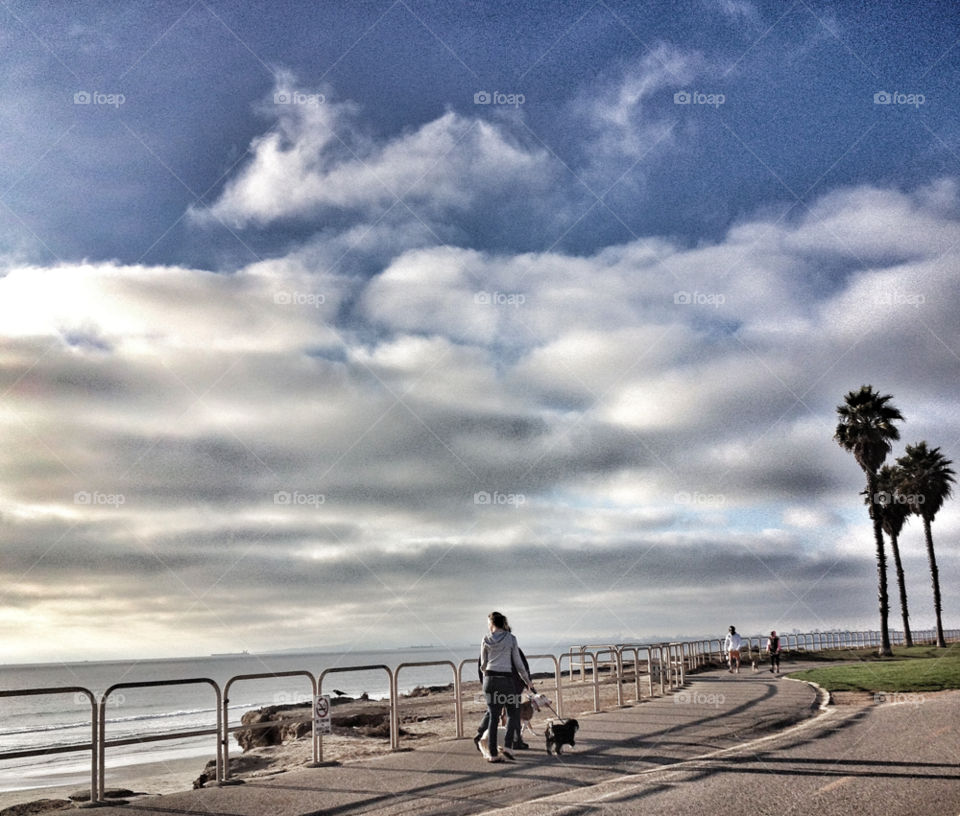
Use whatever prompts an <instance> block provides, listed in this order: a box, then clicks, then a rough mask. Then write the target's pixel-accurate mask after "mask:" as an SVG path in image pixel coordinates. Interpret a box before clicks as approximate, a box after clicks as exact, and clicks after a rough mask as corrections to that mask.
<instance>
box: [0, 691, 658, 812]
mask: <svg viewBox="0 0 960 816" xmlns="http://www.w3.org/2000/svg"><path fill="white" fill-rule="evenodd" d="M627 680H628V682H627V683H626V684H625V685H624V697H625V698H626V699H630V698H632V697H633V690H634V684H633V681H632V678H631V677H629V676H628V678H627ZM535 685H536V686H537V690H538V691H540V692H543V693H545V694H546V695H547V696H548V697H549V698H550V700H552V701H554V702H555V701H556V690H555V687H554V684H553V681H552V675H551V676H550V678H549V679H546V680H539V681H536V682H535ZM616 688H617V687H616V684H615V683H614V682H613V681H612V680H610V679H607V678H603V677H602V675H601V684H600V689H601V701H600V702H601V709H602V710H603V709H610V708H613V707H615V706H616V705H617V691H616ZM643 688H644V693H645V689H646V683H645V679H644V680H643ZM462 689H463V720H464V734H465V736H466V737H468V738H469V737H472V736H473V734H474V733H475V731H476V725H477V724H478V723H479V722H480V719H481V718H482V717H483V714H484V712H485V710H486V706H485V704H484V703H483V702H482V695H481V689H480V684H479V683H476V682H474V683H464V684H463V687H462ZM563 701H564V712H565V714H566V716H567V717H578V718H579V717H583V716H587V715H588V714H589V713H591V712H592V711H593V708H594V687H593V683H592V681H588V682H587V683H586V684H583V683H579V682H574V683H571V682H569V681H568V680H567V679H566V678H564V683H563ZM384 708H388V704H387V703H385V702H382V701H369V702H362V701H355V702H351V703H347V704H345V705H341V706H337V707H336V708H335V709H334V713H335V715H336V716H345V715H350V714H354V713H361V712H369V711H371V710H376V709H384ZM399 710H400V727H401V729H402V731H403V732H404V736H402V737H401V744H402V746H403V747H404V748H417V747H420V746H423V745H429V744H433V743H436V742H439V741H442V740H446V739H454V738H456V719H455V708H454V701H453V695H452V688H451V690H449V691H432V692H424V693H421V694H417V695H414V696H403V697H401V699H400V704H399ZM552 716H553V715H552V713H551V712H549V711H541V712H540V713H539V714H537V715H536V716H535V717H534V720H533V727H534V729H535V730H536V732H537V735H538V736H537V737H531V736H530V735H529V734H525V735H524V740H525V741H526V742H528V743H530V745H531V747H532V748H534V747H535V748H541V747H542V740H543V729H544V727H545V724H546V721H547V719H548V718H550V717H552ZM339 730H340V731H341V733H340V734H334V735H330V736H325V737H324V738H323V759H324V760H325V761H337V762H354V761H358V760H361V759H365V758H367V757H370V756H375V755H377V754H384V753H389V751H390V740H389V738H383V737H365V736H360V735H353V734H351V733H350V732H349V731H347V730H346V729H339ZM345 731H347V732H346V733H344V732H345ZM208 758H210V759H212V756H210V755H208ZM312 759H313V755H312V745H311V740H310V737H309V736H306V737H301V738H300V739H297V740H295V741H293V742H289V743H286V744H284V745H280V746H273V747H269V748H255V749H252V750H250V751H247V752H246V753H241V751H240V749H239V748H238V747H236V745H235V744H234V745H233V746H231V751H230V761H231V775H232V776H234V777H235V778H240V779H250V778H256V777H258V776H273V775H275V774H277V773H283V772H284V771H285V770H287V769H290V768H293V767H298V766H301V765H304V764H306V763H308V762H310V761H311V760H312ZM205 764H206V762H205V760H204V758H202V757H194V758H178V759H175V760H170V761H165V762H149V763H142V764H138V765H128V766H122V767H117V765H116V763H114V764H111V762H110V756H109V753H108V755H107V767H106V775H105V778H106V785H107V788H108V789H110V788H126V789H129V790H132V791H138V792H142V793H145V794H169V793H178V792H182V791H186V790H190V789H192V787H193V782H194V780H195V779H197V778H198V777H199V776H200V774H201V773H202V772H203V771H204V767H205ZM78 779H79V781H77V780H78ZM63 782H64V783H63V784H56V783H55V784H52V785H51V786H49V787H44V788H32V789H30V790H22V791H13V792H3V793H0V808H7V807H9V806H11V805H15V804H20V803H25V802H32V801H36V800H39V799H44V798H50V799H66V797H67V796H68V795H71V794H74V793H80V792H86V793H87V794H89V792H90V777H89V773H88V774H87V775H86V777H82V776H79V777H78V776H73V777H71V778H70V779H68V780H63Z"/></svg>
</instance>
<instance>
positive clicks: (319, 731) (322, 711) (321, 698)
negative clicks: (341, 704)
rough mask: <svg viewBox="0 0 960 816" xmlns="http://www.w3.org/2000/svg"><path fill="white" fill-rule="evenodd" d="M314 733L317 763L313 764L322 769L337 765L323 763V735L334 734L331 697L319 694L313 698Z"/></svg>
mask: <svg viewBox="0 0 960 816" xmlns="http://www.w3.org/2000/svg"><path fill="white" fill-rule="evenodd" d="M313 733H314V735H315V738H316V741H317V751H316V762H314V763H311V764H313V765H314V766H317V767H320V766H324V765H336V764H337V763H336V762H324V761H323V735H324V734H332V733H333V721H332V718H331V716H330V695H328V694H318V695H316V696H314V698H313Z"/></svg>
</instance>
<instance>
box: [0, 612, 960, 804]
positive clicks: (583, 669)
mask: <svg viewBox="0 0 960 816" xmlns="http://www.w3.org/2000/svg"><path fill="white" fill-rule="evenodd" d="M889 634H890V639H891V642H892V643H896V644H898V645H899V644H902V643H903V642H904V640H905V639H904V634H903V632H902V631H899V630H891V631H890V633H889ZM912 634H913V640H914V643H916V644H921V643H935V642H936V631H935V630H928V629H922V630H916V631H914V632H913V633H912ZM944 636H945V638H946V639H947V640H948V641H949V642H956V641H958V640H960V629H948V630H944ZM781 638H782V639H783V640H784V641H785V643H786V646H787V649H788V650H790V649H793V650H796V651H806V652H811V651H814V652H815V651H821V650H823V649H844V648H850V649H869V648H876V647H877V646H879V643H880V633H879V632H877V631H873V630H852V631H842V632H836V631H834V632H806V633H793V632H791V633H789V634H784V635H781ZM763 639H764V636H759V637H758V636H750V637H748V638H744V641H745V642H746V644H747V646H748V648H749V649H750V652H751V659H752V656H753V654H754V652H753V650H754V644H756V649H757V652H758V653H759V652H760V650H761V648H762V642H763ZM714 645H716V647H717V648H716V649H714ZM624 653H626V654H628V655H629V654H631V653H632V654H633V664H634V666H633V671H634V697H635V700H634V701H631V702H638V701H641V700H642V699H643V697H642V693H641V685H640V684H641V676H642V674H643V672H641V668H640V661H641V659H644V660H645V664H646V677H647V696H648V697H653V696H654V686H655V684H656V685H659V695H661V696H662V695H665V694H666V693H667V689H668V687H669V689H670V690H671V691H672V690H674V689H676V688H680V687H682V686H683V685H684V684H685V683H686V675H687V672H688V671H694V670H696V669H698V668H700V667H701V666H704V665H706V664H707V663H708V662H709V661H711V660H712V659H713V658H714V656H717V657H718V658H721V659H722V643H721V641H720V639H718V638H712V639H709V640H690V641H677V642H673V643H649V644H597V645H581V646H571V647H570V648H569V650H568V651H566V652H563V653H561V654H560V655H552V654H540V655H530V656H528V658H527V659H528V661H530V660H551V661H553V667H554V677H555V681H556V684H555V690H556V698H557V699H556V708H555V711H556V713H557V715H558V716H560V717H563V716H564V714H563V708H564V704H563V683H564V676H563V673H564V670H563V660H564V659H566V660H567V661H568V677H567V682H569V683H572V682H574V672H575V671H577V670H579V673H580V683H582V684H583V685H586V683H587V664H588V663H590V669H591V675H592V677H591V679H592V682H593V699H594V711H600V710H601V706H600V685H601V682H600V674H601V668H602V667H604V666H607V665H609V666H610V667H611V671H612V675H613V677H612V680H613V682H615V683H616V685H617V704H618V705H620V706H623V705H624V704H625V701H624V692H623V685H624V682H625V675H624V662H623V661H624V657H623V656H624ZM641 653H643V654H644V656H645V657H644V658H641ZM474 660H475V658H467V659H466V660H463V661H461V662H460V664H459V665H456V664H454V663H453V662H452V661H449V660H440V661H427V662H416V663H401V664H400V665H398V666H397V667H396V668H395V669H391V668H390V667H389V666H387V665H385V664H374V665H366V666H342V667H334V668H330V669H325V670H324V671H323V672H322V673H321V674H320V675H319V677H318V678H317V680H316V681H314V676H313V674H311V673H310V672H308V671H289V672H277V673H263V674H246V675H237V676H235V677H232V678H231V679H230V680H229V681H228V682H227V684H226V686H225V687H224V692H223V693H221V691H220V687H219V686H218V685H217V683H216V682H215V681H213V680H211V679H210V678H206V677H201V678H190V679H185V680H156V681H146V682H138V683H117V684H115V685H113V686H110V688H108V689H107V690H106V691H105V692H104V693H103V694H102V695H101V696H100V698H99V700H98V699H97V697H96V695H95V694H94V693H93V692H91V691H90V690H89V689H87V688H84V687H81V686H63V687H59V688H37V689H12V690H0V699H2V698H8V697H26V696H37V695H50V694H70V693H73V694H77V695H83V696H84V697H86V698H87V699H88V700H89V702H90V711H91V716H90V728H91V738H90V742H89V743H82V744H78V745H62V746H51V747H48V748H43V749H35V750H24V751H6V752H3V753H0V761H2V760H4V759H19V758H27V757H36V756H45V755H50V754H62V753H71V752H77V751H90V754H91V760H90V766H91V771H90V795H91V802H102V801H103V797H104V780H105V767H106V748H108V747H117V746H122V745H132V744H137V743H144V742H156V741H162V740H172V739H182V738H189V737H201V736H208V735H215V737H216V766H217V767H216V781H217V782H218V783H223V782H225V781H227V780H228V779H229V776H230V770H229V736H230V734H232V733H235V732H237V731H241V730H246V729H255V728H267V727H270V726H273V725H278V724H281V723H283V724H289V723H291V722H294V721H291V720H282V721H279V720H278V721H271V722H268V723H257V724H256V725H253V726H249V725H240V726H231V725H230V723H229V696H228V693H229V691H230V688H231V687H232V685H233V683H235V682H238V681H240V680H254V679H269V678H274V677H292V676H302V677H307V678H308V679H309V680H310V683H311V691H312V692H313V695H312V696H314V697H315V696H316V695H320V694H322V693H323V680H324V678H325V677H326V676H327V675H328V674H332V673H342V672H358V671H385V672H386V673H387V678H388V680H389V687H390V747H391V749H393V750H399V748H400V713H399V701H400V698H399V693H398V689H399V682H398V676H399V672H400V670H401V669H404V668H414V667H426V666H449V667H450V668H451V669H452V670H453V675H454V706H455V719H456V734H457V737H462V736H463V697H462V685H463V681H462V672H463V667H464V666H465V665H467V664H468V663H472V662H474ZM192 684H206V685H209V686H211V687H212V688H213V690H214V692H215V696H216V705H215V706H214V710H215V711H216V714H217V718H216V719H217V722H216V727H215V728H209V729H208V728H199V729H192V730H186V731H177V732H167V733H162V734H156V735H152V736H140V737H128V738H124V739H114V740H108V739H107V735H106V708H107V702H108V699H109V697H110V695H111V694H113V693H114V692H115V691H117V690H119V689H124V688H156V687H161V686H178V685H192ZM311 708H312V706H311ZM312 714H313V711H312V710H311V715H312ZM310 719H311V720H312V719H313V717H312V716H311V718H310ZM306 721H307V720H306V718H303V719H301V720H297V721H295V722H306ZM313 756H314V762H315V763H320V762H322V761H323V738H322V735H320V734H318V733H317V732H316V727H315V725H314V728H313Z"/></svg>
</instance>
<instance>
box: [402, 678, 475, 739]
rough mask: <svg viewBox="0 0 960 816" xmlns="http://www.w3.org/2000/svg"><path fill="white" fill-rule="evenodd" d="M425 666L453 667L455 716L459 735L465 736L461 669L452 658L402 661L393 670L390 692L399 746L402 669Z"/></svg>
mask: <svg viewBox="0 0 960 816" xmlns="http://www.w3.org/2000/svg"><path fill="white" fill-rule="evenodd" d="M425 666H449V667H450V668H451V669H453V695H454V712H455V714H454V716H455V717H456V722H457V737H462V736H463V700H462V699H461V697H460V671H459V669H458V668H457V665H456V664H455V663H454V662H453V661H452V660H428V661H426V662H422V663H401V664H400V665H399V666H397V667H396V668H395V669H394V670H393V690H392V691H391V693H390V701H391V703H393V719H394V721H395V722H396V726H397V748H399V747H400V694H399V692H398V689H399V688H400V683H399V682H398V680H399V677H400V669H409V668H414V667H420V668H423V667H425Z"/></svg>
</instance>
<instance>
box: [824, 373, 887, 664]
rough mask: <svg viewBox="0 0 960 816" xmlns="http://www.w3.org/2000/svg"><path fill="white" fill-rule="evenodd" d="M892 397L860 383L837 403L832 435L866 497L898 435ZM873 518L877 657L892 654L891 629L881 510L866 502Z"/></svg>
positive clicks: (871, 493)
mask: <svg viewBox="0 0 960 816" xmlns="http://www.w3.org/2000/svg"><path fill="white" fill-rule="evenodd" d="M892 399H893V396H892V395H890V394H885V395H882V396H881V395H880V394H878V393H877V392H875V391H874V390H873V386H870V385H861V386H860V390H859V391H851V392H850V393H849V394H847V396H846V397H844V404H843V405H838V406H837V416H838V417H839V418H840V419H839V422H838V423H837V431H836V433H835V434H834V435H833V438H834V439H836V440H837V442H838V443H840V445H841V447H843V449H844V450H847V451H850V452H851V453H852V454H853V457H854V459H856V460H857V464H858V465H860V467H861V468H862V469H863V472H864V473H865V474H866V475H867V496H868V497H872V496H876V494H877V471H878V470H879V469H880V465H882V464H883V460H884V459H886V458H887V454H888V453H890V451H891V449H892V445H891V444H890V443H891V442H892V441H895V440H897V439H899V438H900V431H898V430H897V428H896V426H895V425H894V424H893V423H894V422H895V421H896V420H901V421H902V420H903V416H902V415H901V413H900V412H899V411H898V410H897V409H896V408H894V407H893V406H892V405H888V403H889V402H890V400H892ZM867 506H868V508H869V510H870V518H871V520H872V521H873V538H874V542H875V543H876V546H877V573H878V576H879V580H878V589H877V599H878V600H879V602H880V656H881V657H892V656H893V651H892V650H891V649H890V631H889V630H888V628H887V617H888V615H889V613H890V601H889V598H888V597H887V554H886V552H885V551H884V548H883V522H882V520H881V518H880V513H878V512H875V508H876V507H877V505H876V504H875V503H874V502H870V503H869V504H868V505H867Z"/></svg>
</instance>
